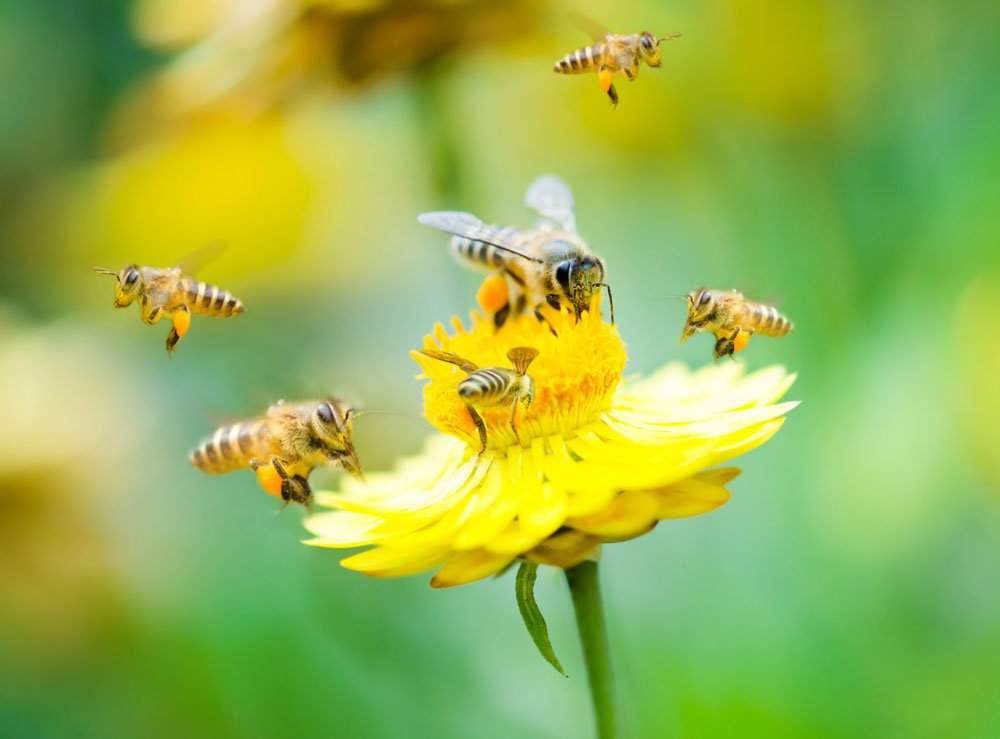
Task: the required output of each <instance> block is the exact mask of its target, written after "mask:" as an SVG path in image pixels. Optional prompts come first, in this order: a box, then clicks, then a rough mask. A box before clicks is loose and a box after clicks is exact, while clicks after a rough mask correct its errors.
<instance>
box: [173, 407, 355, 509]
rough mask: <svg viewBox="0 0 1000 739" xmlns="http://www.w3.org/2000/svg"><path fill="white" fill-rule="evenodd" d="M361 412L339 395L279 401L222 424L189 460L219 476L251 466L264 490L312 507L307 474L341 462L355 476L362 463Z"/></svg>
mask: <svg viewBox="0 0 1000 739" xmlns="http://www.w3.org/2000/svg"><path fill="white" fill-rule="evenodd" d="M355 415H356V413H355V412H354V410H353V409H352V408H351V407H350V406H349V405H348V404H347V403H345V402H344V401H342V400H338V399H337V398H326V399H324V400H311V401H304V402H301V403H285V402H283V401H279V402H278V403H275V404H274V405H272V406H271V407H270V408H268V409H267V412H266V413H265V414H264V415H263V416H261V417H258V418H253V419H250V420H247V421H240V422H239V423H234V424H231V425H228V426H222V427H221V428H219V429H217V430H216V431H215V433H214V434H213V435H212V437H211V438H210V439H207V440H205V441H204V442H202V444H201V445H200V446H199V447H198V448H197V449H195V450H194V451H192V452H191V454H190V455H189V456H188V461H189V462H190V463H191V464H193V465H194V466H195V467H197V468H198V469H200V470H201V471H202V472H208V473H209V474H213V475H218V474H222V473H225V472H233V471H235V470H240V469H244V468H247V467H249V468H250V469H251V470H253V471H254V473H255V474H256V475H257V480H258V482H260V485H261V487H262V488H264V490H265V491H266V492H268V493H270V494H271V495H274V496H275V497H279V498H281V499H282V500H283V501H285V503H286V504H287V503H289V502H294V503H301V504H302V505H304V506H305V507H306V508H311V506H312V489H311V488H310V487H309V482H308V480H307V478H308V477H309V473H310V472H312V470H313V468H315V467H318V466H319V465H322V464H339V465H340V466H341V467H343V468H344V469H345V470H347V471H348V472H350V473H351V474H352V475H354V476H355V477H358V478H360V477H361V465H360V464H359V463H358V455H357V452H355V451H354V440H353V431H354V418H355Z"/></svg>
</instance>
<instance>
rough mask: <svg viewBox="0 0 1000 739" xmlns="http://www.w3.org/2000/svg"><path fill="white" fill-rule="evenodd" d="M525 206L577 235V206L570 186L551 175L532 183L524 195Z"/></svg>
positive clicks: (545, 175) (543, 176)
mask: <svg viewBox="0 0 1000 739" xmlns="http://www.w3.org/2000/svg"><path fill="white" fill-rule="evenodd" d="M524 204H525V205H527V206H528V207H529V208H531V209H532V210H533V211H535V212H536V213H538V214H539V215H540V216H542V217H543V218H548V219H549V220H550V221H552V222H554V223H555V224H556V225H558V226H559V227H560V228H562V229H563V230H564V231H569V232H570V233H576V204H575V203H574V202H573V193H572V192H571V191H570V189H569V185H567V184H566V183H565V182H563V181H562V180H561V179H559V178H558V177H556V176H555V175H551V174H544V175H542V176H541V177H539V178H538V179H537V180H535V181H534V182H532V183H531V186H530V187H529V188H528V192H527V193H525V195H524Z"/></svg>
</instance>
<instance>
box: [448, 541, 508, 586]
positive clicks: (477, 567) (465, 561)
mask: <svg viewBox="0 0 1000 739" xmlns="http://www.w3.org/2000/svg"><path fill="white" fill-rule="evenodd" d="M513 560H514V557H512V556H510V555H507V554H494V553H493V552H487V551H486V550H484V549H473V550H472V551H470V552H460V553H459V554H456V555H455V556H454V557H452V558H451V559H450V560H449V561H448V564H446V565H445V566H444V567H442V568H441V569H440V570H438V571H437V574H436V575H434V577H433V578H431V587H432V588H450V587H452V586H454V585H465V584H466V583H470V582H473V581H474V580H482V579H483V578H484V577H489V576H490V575H492V574H495V573H497V572H499V571H500V570H502V569H503V568H504V567H506V566H507V565H508V564H510V563H511V562H512V561H513Z"/></svg>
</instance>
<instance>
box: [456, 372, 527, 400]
mask: <svg viewBox="0 0 1000 739" xmlns="http://www.w3.org/2000/svg"><path fill="white" fill-rule="evenodd" d="M516 378H517V375H516V374H515V373H514V371H513V370H509V369H504V368H502V367H487V368H485V369H480V370H476V371H475V372H473V373H472V374H470V375H469V376H468V377H466V378H465V379H464V380H462V381H461V382H460V383H458V394H459V396H460V397H461V398H462V400H464V401H465V402H466V403H469V404H471V405H477V406H490V405H505V404H507V403H509V402H510V400H511V398H510V396H511V393H512V392H513V391H514V390H515V380H516Z"/></svg>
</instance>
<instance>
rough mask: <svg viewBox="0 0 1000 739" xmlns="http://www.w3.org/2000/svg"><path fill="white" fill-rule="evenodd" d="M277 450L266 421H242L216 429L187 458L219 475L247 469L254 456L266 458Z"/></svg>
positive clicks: (262, 459) (265, 459)
mask: <svg viewBox="0 0 1000 739" xmlns="http://www.w3.org/2000/svg"><path fill="white" fill-rule="evenodd" d="M274 453H275V450H274V447H273V442H272V437H271V433H270V429H269V428H268V423H267V421H243V422H241V423H234V424H233V425H232V426H222V427H221V428H219V429H216V431H215V433H214V434H212V437H211V438H210V439H206V440H205V441H203V442H202V443H201V445H200V446H199V447H198V448H197V449H195V450H194V451H193V452H191V454H190V455H189V456H188V461H189V462H191V464H193V465H194V466H195V467H197V468H198V469H199V470H201V471H202V472H209V473H211V474H214V475H218V474H221V473H223V472H233V471H234V470H242V469H246V468H247V467H249V466H250V460H251V459H259V460H261V461H267V460H269V459H270V458H271V456H272V455H273V454H274Z"/></svg>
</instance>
